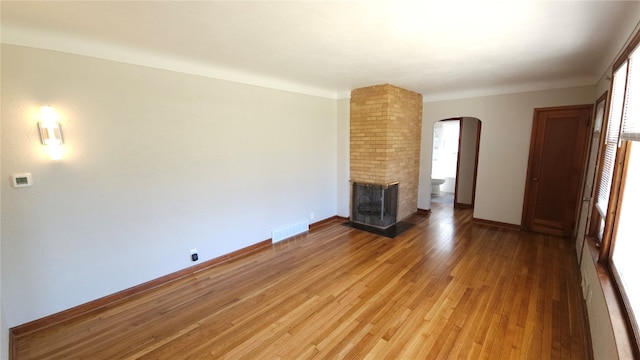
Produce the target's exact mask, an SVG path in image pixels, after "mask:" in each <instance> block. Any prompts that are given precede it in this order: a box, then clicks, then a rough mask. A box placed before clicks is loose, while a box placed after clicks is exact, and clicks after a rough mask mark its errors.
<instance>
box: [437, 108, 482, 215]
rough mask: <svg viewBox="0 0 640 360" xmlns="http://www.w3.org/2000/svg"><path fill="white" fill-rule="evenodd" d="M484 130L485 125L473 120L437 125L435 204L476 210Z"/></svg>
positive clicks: (446, 122)
mask: <svg viewBox="0 0 640 360" xmlns="http://www.w3.org/2000/svg"><path fill="white" fill-rule="evenodd" d="M481 127H482V122H481V121H480V120H479V119H477V118H474V117H458V118H450V119H443V120H440V121H438V122H436V123H435V124H434V128H433V152H432V159H431V184H432V189H431V201H432V202H437V203H442V204H450V205H452V206H453V207H455V208H473V207H474V205H475V192H476V178H477V173H478V153H479V149H480V131H481Z"/></svg>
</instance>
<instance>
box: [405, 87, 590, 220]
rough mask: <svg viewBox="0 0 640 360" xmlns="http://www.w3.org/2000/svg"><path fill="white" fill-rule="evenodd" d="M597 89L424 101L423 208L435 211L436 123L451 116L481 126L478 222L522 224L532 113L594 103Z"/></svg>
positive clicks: (476, 205) (421, 202) (420, 195)
mask: <svg viewBox="0 0 640 360" xmlns="http://www.w3.org/2000/svg"><path fill="white" fill-rule="evenodd" d="M593 99H594V87H593V86H581V87H573V88H564V89H553V90H544V91H534V92H524V93H516V94H507V95H495V96H483V97H475V98H469V99H459V100H448V101H437V102H425V103H424V109H423V124H422V131H423V133H422V154H421V157H420V158H421V165H420V167H421V172H420V190H419V194H418V196H419V199H418V207H419V208H421V209H430V208H431V204H430V203H431V194H430V193H431V178H430V176H429V174H430V173H431V161H430V159H431V151H432V139H433V138H432V134H431V133H430V132H432V131H433V124H434V123H435V122H436V121H439V120H442V119H447V118H452V117H466V116H468V117H475V118H477V119H479V120H480V121H482V134H481V136H480V154H479V159H478V178H477V183H476V203H475V209H474V217H476V218H479V219H484V220H491V221H497V222H502V223H507V224H517V225H519V224H520V222H521V218H522V205H523V200H524V186H525V177H526V174H527V162H528V156H529V141H530V137H531V125H532V120H533V109H535V108H541V107H552V106H564V105H579V104H591V103H593V101H594V100H593Z"/></svg>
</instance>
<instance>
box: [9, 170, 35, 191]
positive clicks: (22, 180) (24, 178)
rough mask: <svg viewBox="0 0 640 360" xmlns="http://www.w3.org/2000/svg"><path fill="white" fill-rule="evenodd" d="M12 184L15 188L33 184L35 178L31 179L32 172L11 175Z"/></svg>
mask: <svg viewBox="0 0 640 360" xmlns="http://www.w3.org/2000/svg"><path fill="white" fill-rule="evenodd" d="M11 184H12V185H13V187H15V188H19V187H25V186H31V185H33V180H32V179H31V173H23V174H13V175H11Z"/></svg>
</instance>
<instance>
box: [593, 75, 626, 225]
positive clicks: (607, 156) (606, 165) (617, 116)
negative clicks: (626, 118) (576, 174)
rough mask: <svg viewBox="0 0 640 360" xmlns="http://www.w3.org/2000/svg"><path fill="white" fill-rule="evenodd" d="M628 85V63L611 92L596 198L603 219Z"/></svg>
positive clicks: (616, 76) (614, 79) (615, 81)
mask: <svg viewBox="0 0 640 360" xmlns="http://www.w3.org/2000/svg"><path fill="white" fill-rule="evenodd" d="M626 83H627V63H624V64H623V65H622V66H620V67H619V68H618V69H617V70H616V72H615V73H614V74H613V87H612V90H611V107H610V110H609V124H608V125H607V137H606V140H605V150H604V160H603V164H602V169H601V171H602V172H601V175H600V186H599V187H598V196H597V198H596V208H597V209H598V211H599V212H600V215H602V217H603V218H604V217H606V216H607V207H608V205H609V194H610V192H611V180H612V178H613V167H614V165H615V162H616V152H617V150H618V139H619V136H620V123H621V122H622V112H623V107H624V95H625V91H624V90H625V86H626Z"/></svg>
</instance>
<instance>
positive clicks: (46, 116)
mask: <svg viewBox="0 0 640 360" xmlns="http://www.w3.org/2000/svg"><path fill="white" fill-rule="evenodd" d="M40 114H41V116H42V121H41V122H39V123H38V129H39V130H40V141H41V142H42V145H46V146H47V150H48V152H49V155H50V156H51V160H60V159H61V158H62V146H61V145H62V144H63V143H64V141H63V140H62V129H61V128H60V123H59V122H58V121H57V120H58V119H57V116H56V113H55V112H54V111H53V109H52V108H51V106H43V107H42V108H41V109H40Z"/></svg>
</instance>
